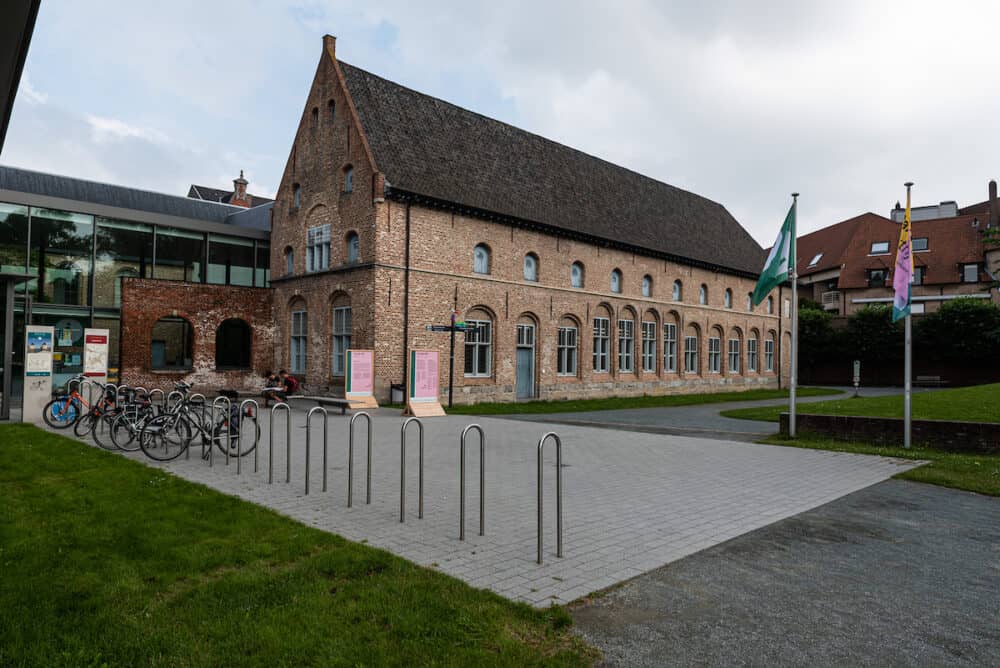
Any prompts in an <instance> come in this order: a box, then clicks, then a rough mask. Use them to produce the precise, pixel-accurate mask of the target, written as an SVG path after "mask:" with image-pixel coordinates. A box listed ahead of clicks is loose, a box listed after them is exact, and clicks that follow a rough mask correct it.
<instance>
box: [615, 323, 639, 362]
mask: <svg viewBox="0 0 1000 668" xmlns="http://www.w3.org/2000/svg"><path fill="white" fill-rule="evenodd" d="M618 373H635V320H632V319H629V318H619V319H618Z"/></svg>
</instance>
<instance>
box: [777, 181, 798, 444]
mask: <svg viewBox="0 0 1000 668" xmlns="http://www.w3.org/2000/svg"><path fill="white" fill-rule="evenodd" d="M792 212H793V213H792V239H791V249H792V258H794V260H795V261H794V262H793V263H792V266H791V267H789V274H790V276H791V279H792V350H791V355H792V363H791V364H790V365H789V376H790V378H789V383H788V435H789V436H790V437H791V438H795V386H796V382H797V381H796V377H797V373H798V366H799V272H798V269H797V266H798V261H799V254H798V239H796V235H797V234H798V229H797V228H798V226H799V194H798V193H792ZM779 308H784V305H782V306H780V307H779Z"/></svg>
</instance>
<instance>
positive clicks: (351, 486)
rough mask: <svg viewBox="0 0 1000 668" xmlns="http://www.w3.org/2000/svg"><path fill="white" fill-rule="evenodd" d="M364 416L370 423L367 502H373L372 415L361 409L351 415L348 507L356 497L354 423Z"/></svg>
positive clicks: (348, 451) (348, 443)
mask: <svg viewBox="0 0 1000 668" xmlns="http://www.w3.org/2000/svg"><path fill="white" fill-rule="evenodd" d="M361 417H363V418H364V419H365V421H366V422H367V423H368V482H367V485H366V492H367V493H366V496H365V503H366V504H368V503H371V502H372V431H373V430H372V416H371V415H369V414H368V413H366V412H364V411H359V412H357V413H355V414H354V415H352V416H351V424H350V429H349V431H348V440H347V507H348V508H350V507H351V504H352V502H353V499H354V424H355V423H356V422H357V421H358V418H361Z"/></svg>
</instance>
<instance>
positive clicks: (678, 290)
mask: <svg viewBox="0 0 1000 668" xmlns="http://www.w3.org/2000/svg"><path fill="white" fill-rule="evenodd" d="M683 298H684V286H683V284H682V283H681V282H680V281H674V301H675V302H679V301H680V300H681V299H683Z"/></svg>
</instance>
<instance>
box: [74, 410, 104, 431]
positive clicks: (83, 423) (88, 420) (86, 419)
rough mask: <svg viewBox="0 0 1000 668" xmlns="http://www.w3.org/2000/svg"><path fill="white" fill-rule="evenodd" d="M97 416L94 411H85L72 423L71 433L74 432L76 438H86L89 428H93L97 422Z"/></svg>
mask: <svg viewBox="0 0 1000 668" xmlns="http://www.w3.org/2000/svg"><path fill="white" fill-rule="evenodd" d="M98 419H99V418H98V416H97V414H96V413H95V412H94V411H90V412H89V413H85V414H84V415H81V416H80V417H79V418H77V420H76V422H75V423H73V433H74V434H76V436H77V438H87V436H89V435H90V432H91V430H92V429H93V428H94V423H95V422H97V420H98Z"/></svg>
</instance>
